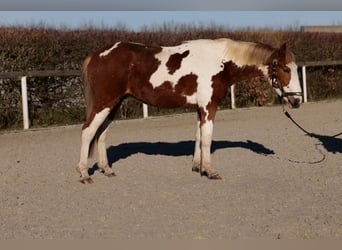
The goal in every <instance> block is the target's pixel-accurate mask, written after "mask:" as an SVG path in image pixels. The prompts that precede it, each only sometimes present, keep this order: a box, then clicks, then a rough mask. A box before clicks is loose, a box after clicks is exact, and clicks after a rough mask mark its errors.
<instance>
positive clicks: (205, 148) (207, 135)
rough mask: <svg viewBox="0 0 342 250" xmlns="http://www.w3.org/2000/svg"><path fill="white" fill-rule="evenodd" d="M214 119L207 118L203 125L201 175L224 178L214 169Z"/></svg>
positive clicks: (210, 177)
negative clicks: (212, 155)
mask: <svg viewBox="0 0 342 250" xmlns="http://www.w3.org/2000/svg"><path fill="white" fill-rule="evenodd" d="M213 127H214V124H213V121H212V120H206V121H205V122H204V123H203V124H202V125H201V152H202V157H201V158H202V163H201V170H200V172H201V175H205V176H207V177H208V178H209V179H222V178H221V176H220V175H219V173H218V172H217V171H216V170H214V168H213V167H212V165H211V159H210V157H211V155H210V148H211V140H212V134H213Z"/></svg>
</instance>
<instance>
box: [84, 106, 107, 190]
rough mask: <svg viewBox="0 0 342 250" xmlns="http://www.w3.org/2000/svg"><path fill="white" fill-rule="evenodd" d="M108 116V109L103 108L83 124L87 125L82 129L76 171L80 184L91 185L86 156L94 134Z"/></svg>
mask: <svg viewBox="0 0 342 250" xmlns="http://www.w3.org/2000/svg"><path fill="white" fill-rule="evenodd" d="M109 114H110V108H105V109H103V110H102V111H100V112H98V113H96V114H95V115H94V116H91V117H90V118H89V120H88V121H87V122H86V123H85V124H87V125H86V126H84V127H83V128H82V144H81V152H80V161H79V163H78V170H79V172H80V173H81V182H82V183H85V184H87V183H92V179H91V178H90V176H89V174H88V156H89V149H90V145H91V143H92V141H93V140H94V138H95V135H96V132H97V131H98V129H99V128H100V126H101V125H102V124H103V123H104V121H105V120H106V118H107V117H108V115H109Z"/></svg>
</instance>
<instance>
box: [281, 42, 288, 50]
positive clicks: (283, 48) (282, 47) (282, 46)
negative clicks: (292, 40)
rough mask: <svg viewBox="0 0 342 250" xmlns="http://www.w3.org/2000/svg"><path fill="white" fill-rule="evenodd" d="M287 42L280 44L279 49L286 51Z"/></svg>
mask: <svg viewBox="0 0 342 250" xmlns="http://www.w3.org/2000/svg"><path fill="white" fill-rule="evenodd" d="M286 49H287V48H286V43H283V44H282V45H281V46H280V49H279V50H282V51H286Z"/></svg>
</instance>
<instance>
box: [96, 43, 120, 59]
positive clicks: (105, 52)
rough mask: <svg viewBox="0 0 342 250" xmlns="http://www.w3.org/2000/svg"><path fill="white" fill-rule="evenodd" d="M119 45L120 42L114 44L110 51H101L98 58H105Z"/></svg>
mask: <svg viewBox="0 0 342 250" xmlns="http://www.w3.org/2000/svg"><path fill="white" fill-rule="evenodd" d="M120 43H121V42H117V43H116V44H114V45H113V47H111V48H110V49H107V50H105V51H103V52H102V53H100V55H99V56H100V57H103V56H107V55H108V54H109V53H110V52H112V50H114V49H116V48H117V47H118V45H119V44H120Z"/></svg>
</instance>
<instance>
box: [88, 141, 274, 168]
mask: <svg viewBox="0 0 342 250" xmlns="http://www.w3.org/2000/svg"><path fill="white" fill-rule="evenodd" d="M194 148H195V142H194V141H181V142H130V143H122V144H119V145H117V146H111V147H109V148H108V149H107V155H108V163H109V166H111V165H112V164H113V163H115V162H117V161H119V160H121V159H125V158H127V157H129V156H132V155H134V154H138V153H143V154H147V155H166V156H174V157H179V156H190V155H193V153H194ZM225 148H243V149H247V150H250V151H252V152H254V153H256V154H260V155H273V154H274V151H273V150H271V149H268V148H266V147H265V146H264V145H262V144H260V143H257V142H253V141H250V140H247V141H237V142H232V141H215V140H213V141H212V145H211V153H213V152H215V151H216V150H219V149H225ZM96 170H98V166H97V164H96V163H95V164H94V165H93V167H92V168H90V169H89V170H88V173H89V175H93V174H94V172H95V171H96Z"/></svg>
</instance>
